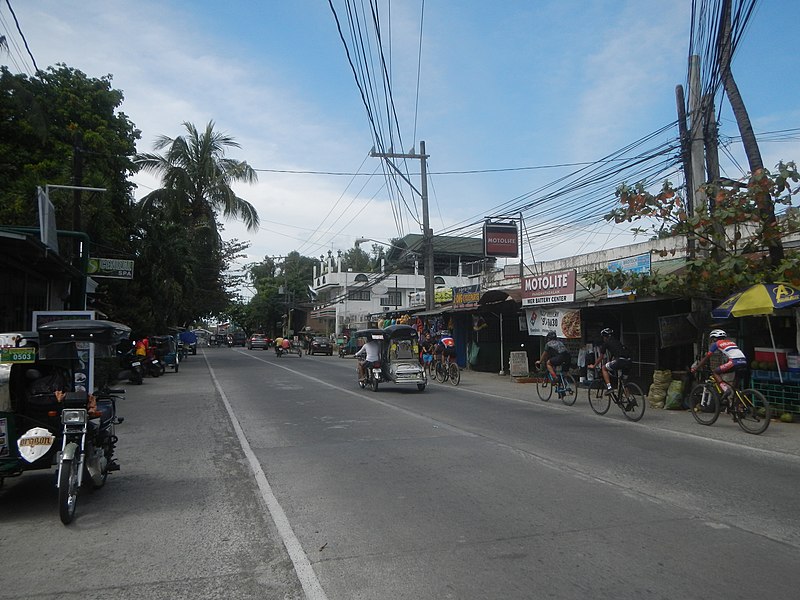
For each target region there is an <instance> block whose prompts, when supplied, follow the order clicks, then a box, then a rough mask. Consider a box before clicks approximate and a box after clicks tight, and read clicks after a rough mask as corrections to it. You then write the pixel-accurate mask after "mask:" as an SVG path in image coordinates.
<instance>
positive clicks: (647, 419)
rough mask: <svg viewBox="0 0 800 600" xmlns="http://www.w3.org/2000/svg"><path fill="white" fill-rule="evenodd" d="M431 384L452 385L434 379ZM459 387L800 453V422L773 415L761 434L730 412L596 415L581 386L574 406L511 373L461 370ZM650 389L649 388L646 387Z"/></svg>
mask: <svg viewBox="0 0 800 600" xmlns="http://www.w3.org/2000/svg"><path fill="white" fill-rule="evenodd" d="M431 385H450V384H441V383H438V382H436V383H432V384H431ZM458 387H459V388H462V389H464V390H474V391H476V392H479V393H484V394H493V395H498V396H507V397H510V398H515V399H518V400H525V401H530V402H532V403H537V404H540V405H542V406H552V407H553V409H554V410H555V409H557V410H572V411H576V412H581V413H585V414H587V415H590V416H591V417H593V418H595V419H599V420H600V419H606V420H609V419H610V420H614V421H618V422H620V423H623V424H626V425H630V426H632V427H646V428H652V429H654V430H661V431H669V432H672V433H674V434H675V435H676V436H681V435H691V436H696V437H700V438H706V439H709V440H714V441H716V442H719V443H723V444H735V445H738V446H744V447H750V448H754V449H758V450H764V451H770V452H777V453H779V454H786V455H792V456H796V457H800V423H798V422H795V423H782V422H781V421H779V420H778V419H775V418H773V419H772V422H771V423H770V425H769V428H768V429H767V430H766V431H765V432H764V433H762V434H761V435H752V434H749V433H746V432H745V431H743V430H742V429H741V428H740V427H739V426H738V425H737V424H736V423H734V422H733V419H732V418H731V416H730V415H726V414H721V415H720V416H719V419H718V420H717V422H716V423H715V424H714V425H712V426H710V427H708V426H704V425H700V424H699V423H697V421H695V420H694V418H693V417H692V415H691V414H690V413H689V412H688V411H685V410H664V409H655V408H651V407H650V405H649V404H648V406H647V409H646V411H645V414H644V416H643V417H642V420H641V421H639V422H638V423H631V422H629V421H627V420H626V419H625V417H624V416H623V414H622V412H621V411H620V410H619V409H617V407H615V406H613V405H612V406H611V409H610V410H609V411H608V413H606V414H605V415H603V416H599V415H596V414H595V413H594V412H592V409H591V407H590V406H589V400H588V391H587V388H585V387H580V388H579V391H578V399H577V401H576V402H575V404H574V405H573V406H565V405H564V404H563V403H562V402H561V401H559V400H558V399H557V398H555V396H554V397H553V399H551V400H550V401H549V402H542V400H540V399H539V397H538V396H537V394H536V385H535V384H534V383H521V382H518V381H516V380H515V379H514V378H512V377H510V376H508V375H498V374H496V373H486V372H481V371H469V370H464V371H462V372H461V382H460V383H459V386H458ZM645 392H646V390H645Z"/></svg>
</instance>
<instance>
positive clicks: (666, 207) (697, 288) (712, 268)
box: [587, 162, 800, 298]
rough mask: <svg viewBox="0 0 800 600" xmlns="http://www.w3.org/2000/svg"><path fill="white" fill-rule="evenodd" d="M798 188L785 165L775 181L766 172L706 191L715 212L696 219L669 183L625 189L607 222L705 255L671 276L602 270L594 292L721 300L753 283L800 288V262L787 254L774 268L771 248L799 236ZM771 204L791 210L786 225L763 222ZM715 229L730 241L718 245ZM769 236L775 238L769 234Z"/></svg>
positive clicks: (797, 176)
mask: <svg viewBox="0 0 800 600" xmlns="http://www.w3.org/2000/svg"><path fill="white" fill-rule="evenodd" d="M798 181H800V173H798V171H797V167H796V166H795V164H794V163H792V162H789V163H786V164H784V163H779V164H778V165H777V167H776V173H775V174H774V175H773V174H771V173H770V172H769V171H767V170H766V169H762V170H761V171H760V173H759V174H758V175H757V176H755V177H750V178H748V181H747V183H746V184H744V183H739V182H735V181H728V182H725V184H721V183H716V184H709V185H706V186H705V191H706V195H707V196H708V197H709V198H710V199H711V203H712V204H713V207H714V210H713V214H710V213H709V209H708V207H705V206H701V207H698V208H697V210H696V211H695V214H694V215H691V216H690V215H689V214H688V213H687V212H686V208H685V206H686V205H685V202H684V200H683V198H681V196H680V195H679V194H678V193H677V191H676V190H675V189H674V188H673V186H672V185H671V184H670V183H669V182H665V183H664V185H663V186H662V188H661V190H660V191H659V192H658V193H657V194H653V193H651V192H649V191H647V189H646V188H645V186H644V184H641V183H640V184H636V185H634V186H632V187H629V186H627V185H622V186H620V188H619V189H618V190H617V197H618V198H619V202H620V204H619V206H618V207H617V208H616V209H615V210H613V211H612V212H611V213H609V214H608V215H606V217H605V218H606V219H607V220H609V221H612V220H613V221H614V222H616V223H624V222H629V223H633V222H636V223H643V224H645V226H644V227H640V226H637V227H636V228H634V229H633V231H634V233H638V234H641V233H650V234H652V235H653V237H654V238H664V237H670V236H675V235H679V236H688V235H694V236H695V238H696V239H697V245H698V247H699V251H698V253H697V256H696V257H695V258H694V259H691V260H688V261H687V264H686V269H684V270H683V271H681V272H677V273H672V274H670V275H637V274H632V273H624V272H621V271H618V272H610V271H608V270H600V271H597V272H594V273H591V274H589V275H588V276H587V281H588V283H590V284H591V285H598V286H606V285H608V286H610V287H612V288H620V287H629V288H633V289H636V291H637V294H642V295H648V294H675V295H683V296H692V297H699V298H719V297H722V296H725V295H727V294H729V293H731V292H733V291H736V290H738V289H742V288H744V287H746V286H748V285H751V284H753V283H759V282H763V281H770V280H771V281H786V282H789V283H794V284H800V254H799V253H797V252H796V251H787V252H786V255H785V256H784V257H783V258H782V259H781V260H780V261H778V263H777V264H775V263H774V262H773V258H772V256H771V255H770V254H769V252H768V247H769V246H768V244H767V242H766V241H765V238H767V237H768V236H769V235H773V234H774V233H777V234H778V235H780V236H787V235H791V234H795V233H798V232H800V213H798V209H796V208H794V207H792V206H791V197H792V194H795V193H797V192H798V191H800V188H796V189H792V185H791V184H792V183H797V182H798ZM765 194H766V195H768V196H769V198H770V202H772V203H774V204H776V205H781V206H786V207H787V208H786V210H785V211H784V213H783V215H782V216H781V218H780V219H777V220H776V222H775V223H773V224H771V225H768V224H766V223H765V222H764V221H763V220H762V219H761V218H760V216H759V215H758V206H759V205H760V203H761V202H762V198H763V196H764V195H765ZM717 225H722V226H723V227H722V230H723V232H724V235H723V236H722V237H719V235H718V229H719V227H717ZM768 228H769V233H767V230H768Z"/></svg>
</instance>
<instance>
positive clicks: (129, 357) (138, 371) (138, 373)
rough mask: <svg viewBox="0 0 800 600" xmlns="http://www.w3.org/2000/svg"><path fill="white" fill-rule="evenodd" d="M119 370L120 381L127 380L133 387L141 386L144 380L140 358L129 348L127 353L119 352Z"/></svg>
mask: <svg viewBox="0 0 800 600" xmlns="http://www.w3.org/2000/svg"><path fill="white" fill-rule="evenodd" d="M118 357H119V368H120V369H121V370H122V371H121V373H120V379H123V378H124V379H127V380H128V381H129V382H130V383H132V384H134V385H142V383H143V380H144V365H142V361H141V358H142V357H140V356H137V355H136V353H135V350H134V349H133V348H131V349H130V350H128V351H127V352H121V351H120V352H119V353H118Z"/></svg>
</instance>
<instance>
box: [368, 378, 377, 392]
mask: <svg viewBox="0 0 800 600" xmlns="http://www.w3.org/2000/svg"><path fill="white" fill-rule="evenodd" d="M370 386H371V387H372V391H373V392H377V391H378V378H377V377H375V376H373V377H371V378H370Z"/></svg>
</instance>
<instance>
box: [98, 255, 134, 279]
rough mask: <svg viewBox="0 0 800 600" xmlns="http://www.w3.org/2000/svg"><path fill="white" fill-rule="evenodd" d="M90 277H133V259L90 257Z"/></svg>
mask: <svg viewBox="0 0 800 600" xmlns="http://www.w3.org/2000/svg"><path fill="white" fill-rule="evenodd" d="M88 275H89V276H90V277H110V278H113V279H133V261H132V260H127V259H123V258H90V259H89V272H88Z"/></svg>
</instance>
